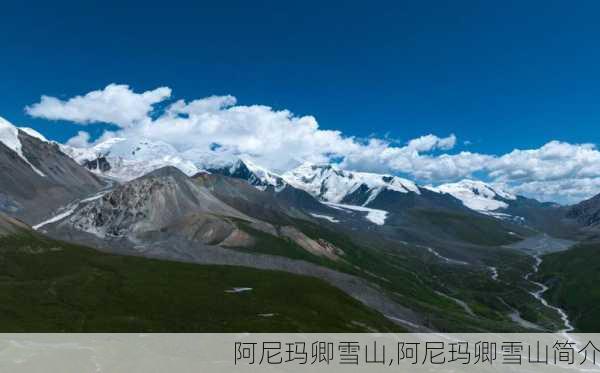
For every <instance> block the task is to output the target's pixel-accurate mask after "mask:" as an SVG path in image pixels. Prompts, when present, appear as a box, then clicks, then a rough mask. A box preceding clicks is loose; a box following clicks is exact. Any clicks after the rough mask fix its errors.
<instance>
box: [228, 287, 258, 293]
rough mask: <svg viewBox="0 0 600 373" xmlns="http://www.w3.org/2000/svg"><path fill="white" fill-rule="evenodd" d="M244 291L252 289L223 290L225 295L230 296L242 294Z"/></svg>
mask: <svg viewBox="0 0 600 373" xmlns="http://www.w3.org/2000/svg"><path fill="white" fill-rule="evenodd" d="M246 291H252V288H231V289H229V290H225V292H226V293H230V294H237V293H243V292H246Z"/></svg>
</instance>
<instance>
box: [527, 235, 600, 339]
mask: <svg viewBox="0 0 600 373" xmlns="http://www.w3.org/2000/svg"><path fill="white" fill-rule="evenodd" d="M543 259H544V261H543V263H542V265H541V268H540V272H539V274H538V281H541V282H544V283H545V284H547V285H548V286H549V287H550V289H549V290H548V291H547V292H546V294H545V296H546V299H548V301H549V302H550V303H553V304H556V305H559V306H560V307H562V308H563V309H565V310H566V311H567V313H568V314H569V317H570V318H571V320H572V321H573V323H574V324H575V328H576V330H577V331H578V332H585V333H597V332H600V317H599V316H600V286H599V284H600V244H599V243H595V244H583V245H580V246H576V247H574V248H572V249H570V250H567V251H563V252H558V253H553V254H548V255H544V258H543Z"/></svg>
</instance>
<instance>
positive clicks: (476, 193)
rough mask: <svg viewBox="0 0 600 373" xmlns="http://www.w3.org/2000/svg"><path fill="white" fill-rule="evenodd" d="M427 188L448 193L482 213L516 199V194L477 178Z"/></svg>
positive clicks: (503, 207) (487, 212) (489, 212)
mask: <svg viewBox="0 0 600 373" xmlns="http://www.w3.org/2000/svg"><path fill="white" fill-rule="evenodd" d="M427 188H428V189H429V190H431V191H434V192H438V193H447V194H450V195H451V196H453V197H454V198H456V199H459V200H460V201H461V202H462V203H463V204H464V205H465V206H466V207H468V208H470V209H471V210H475V211H478V212H481V213H484V214H492V213H493V212H494V211H497V210H501V209H505V208H507V207H509V204H510V201H514V200H516V199H517V196H515V195H513V194H511V193H509V192H507V191H504V190H502V189H500V188H494V187H492V186H491V185H489V184H486V183H484V182H483V181H477V180H462V181H459V182H456V183H448V184H442V185H439V186H437V187H427Z"/></svg>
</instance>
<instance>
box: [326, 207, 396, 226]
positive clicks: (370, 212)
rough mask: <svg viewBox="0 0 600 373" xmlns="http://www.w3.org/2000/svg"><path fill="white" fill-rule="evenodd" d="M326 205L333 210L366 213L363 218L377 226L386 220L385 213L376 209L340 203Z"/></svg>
mask: <svg viewBox="0 0 600 373" xmlns="http://www.w3.org/2000/svg"><path fill="white" fill-rule="evenodd" d="M325 204H326V205H328V206H331V207H333V208H338V209H342V210H353V211H360V212H366V213H367V216H365V218H366V219H367V220H368V221H370V222H371V223H373V224H377V225H384V224H385V219H386V218H387V214H388V212H387V211H384V210H377V209H372V208H369V207H363V206H354V205H344V204H341V203H333V202H325Z"/></svg>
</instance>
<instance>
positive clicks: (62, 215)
mask: <svg viewBox="0 0 600 373" xmlns="http://www.w3.org/2000/svg"><path fill="white" fill-rule="evenodd" d="M106 193H107V191H102V192H100V193H98V194H96V195H94V196H92V197H89V198H86V199H82V200H81V201H77V202H73V203H72V204H70V205H68V206H67V207H66V209H65V211H63V212H61V213H59V214H57V215H55V216H53V217H51V218H50V219H48V220H44V221H43V222H41V223H39V224H37V225H34V226H33V227H32V228H33V229H34V230H36V231H37V230H39V229H40V228H42V227H44V226H46V225H48V224H52V223H56V222H58V221H61V220H63V219H65V218H68V217H69V216H71V215H73V213H74V212H75V210H77V207H79V205H80V204H82V203H87V202H91V201H95V200H97V199H99V198H102V196H103V195H105V194H106Z"/></svg>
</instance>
